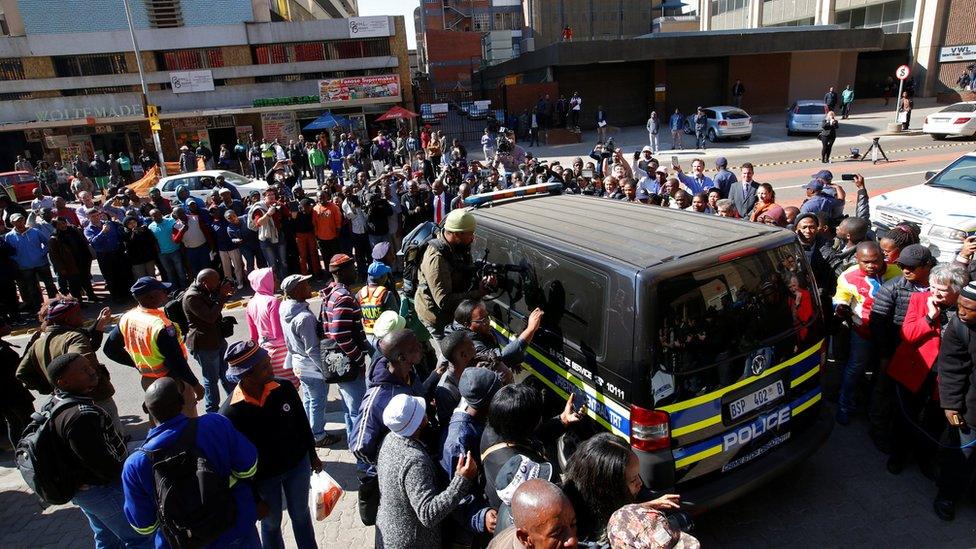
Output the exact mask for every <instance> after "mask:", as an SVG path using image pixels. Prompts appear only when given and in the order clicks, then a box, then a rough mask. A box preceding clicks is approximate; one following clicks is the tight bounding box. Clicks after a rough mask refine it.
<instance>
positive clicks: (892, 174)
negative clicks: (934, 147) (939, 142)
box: [776, 170, 930, 189]
mask: <svg viewBox="0 0 976 549" xmlns="http://www.w3.org/2000/svg"><path fill="white" fill-rule="evenodd" d="M927 171H930V170H922V171H919V172H903V173H890V174H887V175H872V176H871V177H865V178H864V180H865V181H869V180H871V179H884V178H886V177H904V176H906V175H918V174H920V173H925V172H927ZM806 186H807V184H806V183H802V184H800V185H778V186H777V187H776V189H798V188H800V187H806Z"/></svg>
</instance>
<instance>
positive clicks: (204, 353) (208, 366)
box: [193, 342, 234, 413]
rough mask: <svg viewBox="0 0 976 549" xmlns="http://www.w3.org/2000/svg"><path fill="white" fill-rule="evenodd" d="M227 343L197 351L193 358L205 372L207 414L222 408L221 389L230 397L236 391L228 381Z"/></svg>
mask: <svg viewBox="0 0 976 549" xmlns="http://www.w3.org/2000/svg"><path fill="white" fill-rule="evenodd" d="M226 350H227V343H226V342H225V343H223V344H222V345H221V346H220V347H218V348H216V349H195V350H194V351H193V358H195V359H196V361H197V362H198V363H199V364H200V369H201V370H202V371H203V402H204V406H205V408H206V410H207V412H208V413H209V412H216V411H217V410H218V409H219V408H220V387H221V386H223V387H224V392H225V393H227V394H228V395H229V394H230V393H231V391H233V390H234V384H233V383H231V382H229V381H227V378H226V375H227V361H225V360H224V351H226Z"/></svg>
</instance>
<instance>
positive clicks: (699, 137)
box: [695, 130, 705, 150]
mask: <svg viewBox="0 0 976 549" xmlns="http://www.w3.org/2000/svg"><path fill="white" fill-rule="evenodd" d="M695 145H696V146H697V147H698V148H699V149H701V150H705V130H695Z"/></svg>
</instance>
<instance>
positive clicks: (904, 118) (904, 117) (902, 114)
mask: <svg viewBox="0 0 976 549" xmlns="http://www.w3.org/2000/svg"><path fill="white" fill-rule="evenodd" d="M898 121H899V122H901V123H902V124H904V123H905V122H908V111H899V112H898Z"/></svg>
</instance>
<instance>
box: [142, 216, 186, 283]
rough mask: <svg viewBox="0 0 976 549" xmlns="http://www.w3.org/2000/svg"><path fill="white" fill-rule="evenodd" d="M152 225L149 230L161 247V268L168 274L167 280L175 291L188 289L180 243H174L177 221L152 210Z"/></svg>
mask: <svg viewBox="0 0 976 549" xmlns="http://www.w3.org/2000/svg"><path fill="white" fill-rule="evenodd" d="M149 217H151V218H152V223H150V224H149V230H150V231H151V232H152V234H153V236H155V237H156V243H157V244H158V245H159V266H160V268H161V270H162V271H163V272H165V273H166V279H167V280H168V281H169V282H170V283H172V284H173V288H174V289H175V290H177V291H178V290H180V289H182V288H185V287H186V269H185V268H184V267H183V255H182V254H181V253H180V244H179V242H173V226H174V225H176V220H175V219H173V218H172V217H163V212H161V211H159V210H152V211H150V212H149Z"/></svg>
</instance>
